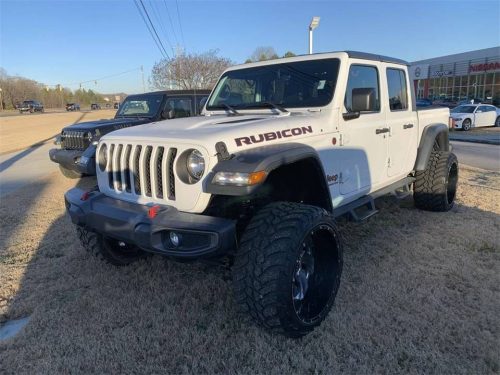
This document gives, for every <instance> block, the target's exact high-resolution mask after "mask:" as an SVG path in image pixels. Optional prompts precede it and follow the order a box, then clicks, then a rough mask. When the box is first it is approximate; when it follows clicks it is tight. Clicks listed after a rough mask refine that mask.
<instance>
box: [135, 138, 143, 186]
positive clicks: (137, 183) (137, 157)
mask: <svg viewBox="0 0 500 375" xmlns="http://www.w3.org/2000/svg"><path fill="white" fill-rule="evenodd" d="M141 151H142V146H137V148H136V149H135V155H134V156H135V157H134V190H135V193H136V194H139V195H140V194H141V178H140V169H139V164H140V163H139V161H140V158H141Z"/></svg>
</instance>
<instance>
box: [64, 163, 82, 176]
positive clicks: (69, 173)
mask: <svg viewBox="0 0 500 375" xmlns="http://www.w3.org/2000/svg"><path fill="white" fill-rule="evenodd" d="M59 170H60V171H61V173H62V174H63V176H64V177H67V178H71V179H76V178H82V177H83V174H81V173H78V172H77V171H73V170H71V169H68V168H65V167H63V166H62V165H59Z"/></svg>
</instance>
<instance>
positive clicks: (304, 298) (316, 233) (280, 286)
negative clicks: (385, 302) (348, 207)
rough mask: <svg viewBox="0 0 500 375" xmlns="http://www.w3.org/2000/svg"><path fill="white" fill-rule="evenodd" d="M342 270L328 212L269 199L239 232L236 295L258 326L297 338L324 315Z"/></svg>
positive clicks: (330, 303)
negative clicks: (273, 201) (270, 201)
mask: <svg viewBox="0 0 500 375" xmlns="http://www.w3.org/2000/svg"><path fill="white" fill-rule="evenodd" d="M341 272H342V244H341V239H340V235H339V233H338V231H337V228H336V226H335V223H334V221H333V218H332V216H331V215H330V214H329V213H328V212H326V211H325V210H323V209H321V208H318V207H313V206H308V205H303V204H298V203H288V202H278V203H271V204H269V205H268V206H266V207H264V208H263V209H262V210H261V211H259V212H258V213H257V214H256V215H255V216H254V217H253V218H252V220H251V221H250V223H249V225H248V226H247V228H246V230H245V233H244V234H243V236H242V239H241V243H240V249H239V252H238V254H237V256H236V259H235V264H234V266H233V280H234V290H235V298H236V300H237V302H238V303H239V305H240V306H241V308H242V310H243V311H244V312H246V313H248V314H250V316H251V317H252V318H253V319H254V320H255V321H256V322H257V323H258V324H260V325H262V326H264V327H265V328H267V329H269V330H271V331H272V332H277V333H281V334H284V335H285V336H289V337H300V336H303V335H305V334H307V333H309V332H310V331H312V330H313V329H314V327H316V326H318V325H319V324H320V323H321V322H322V321H323V320H324V319H325V317H326V316H327V314H328V312H329V311H330V309H331V307H332V305H333V302H334V300H335V296H336V294H337V290H338V288H339V284H340V275H341Z"/></svg>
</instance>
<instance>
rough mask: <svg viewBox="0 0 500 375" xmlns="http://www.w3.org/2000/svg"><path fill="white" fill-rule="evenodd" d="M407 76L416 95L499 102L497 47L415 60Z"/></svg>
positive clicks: (498, 49) (499, 67) (499, 72)
mask: <svg viewBox="0 0 500 375" xmlns="http://www.w3.org/2000/svg"><path fill="white" fill-rule="evenodd" d="M410 77H411V79H412V80H413V83H414V85H415V92H416V94H417V98H419V99H420V98H430V99H451V100H464V99H473V98H479V99H481V100H483V101H490V100H491V101H493V102H495V103H498V102H500V47H493V48H486V49H480V50H477V51H470V52H464V53H458V54H455V55H449V56H442V57H436V58H432V59H428V60H421V61H415V62H413V63H411V66H410Z"/></svg>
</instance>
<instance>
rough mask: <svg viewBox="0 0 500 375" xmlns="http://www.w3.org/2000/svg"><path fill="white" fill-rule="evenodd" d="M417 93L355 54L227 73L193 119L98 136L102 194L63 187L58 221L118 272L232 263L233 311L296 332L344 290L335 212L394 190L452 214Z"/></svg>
mask: <svg viewBox="0 0 500 375" xmlns="http://www.w3.org/2000/svg"><path fill="white" fill-rule="evenodd" d="M412 86H413V85H412V83H411V82H410V81H409V78H408V70H407V63H406V62H404V61H401V60H398V59H393V58H389V57H385V56H379V55H372V54H366V53H360V52H351V51H348V52H332V53H324V54H315V55H305V56H299V57H293V58H284V59H278V60H272V61H265V62H259V63H251V64H245V65H241V66H235V67H231V68H229V69H227V70H226V71H225V72H224V73H223V74H222V76H221V78H220V80H219V81H218V83H217V85H216V86H215V88H214V90H213V91H212V93H211V95H210V97H209V99H208V101H207V103H206V104H205V108H204V110H203V113H202V114H203V116H201V117H191V118H183V119H175V120H169V121H168V123H167V122H163V121H161V122H158V123H154V124H147V125H141V126H137V127H132V128H127V129H121V130H118V131H114V132H112V133H109V134H106V135H105V136H104V137H102V138H101V140H100V142H99V145H98V147H97V157H96V162H97V168H96V169H97V180H98V187H96V188H95V189H94V190H91V191H83V190H80V189H77V188H75V189H72V190H70V191H68V192H67V193H66V195H65V200H66V205H67V209H68V212H69V214H70V216H71V219H72V221H73V223H74V224H76V225H77V230H78V234H79V237H80V240H81V243H82V245H83V247H84V248H86V249H87V250H88V251H90V252H92V253H94V254H96V255H99V256H101V257H102V258H103V259H104V260H106V261H108V262H110V263H112V264H115V265H126V264H129V263H130V262H132V261H134V260H137V259H140V258H142V257H143V256H145V254H147V253H148V252H155V253H159V254H163V255H166V256H169V257H171V258H173V259H184V260H186V259H199V260H201V259H211V260H213V259H224V260H226V261H227V260H229V262H228V263H229V264H230V265H231V266H232V275H233V283H234V294H235V299H236V301H237V302H238V303H239V305H240V306H241V307H242V309H243V310H244V311H245V312H247V313H249V314H250V315H251V316H252V318H253V319H254V320H255V321H256V322H258V323H259V324H261V325H262V326H264V327H266V328H267V329H269V330H271V331H273V332H279V333H282V334H285V335H287V336H290V337H300V336H303V335H305V334H307V333H308V332H310V331H311V330H313V328H314V327H315V326H318V325H319V324H320V323H321V322H322V321H323V319H324V318H325V317H326V315H327V314H328V312H329V311H330V309H331V307H332V304H333V302H334V299H335V296H336V293H337V290H338V288H339V283H340V276H341V271H342V240H341V237H340V235H339V232H338V230H337V228H336V226H335V222H334V218H335V217H337V216H340V215H346V216H348V217H351V218H353V219H354V220H362V219H365V218H367V217H369V216H371V215H372V214H373V213H375V212H376V208H375V204H374V199H375V198H377V197H379V196H381V195H384V194H388V193H396V194H402V193H405V194H406V195H407V194H409V193H411V192H412V193H413V197H414V201H415V206H416V207H417V208H421V209H425V210H431V211H448V210H449V209H450V208H451V207H452V206H453V202H454V199H455V192H456V187H457V180H458V163H457V158H456V156H455V155H454V154H453V153H451V152H450V148H449V142H448V119H449V110H448V109H447V108H439V109H428V110H421V111H417V110H416V106H415V97H414V94H413V89H412Z"/></svg>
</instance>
